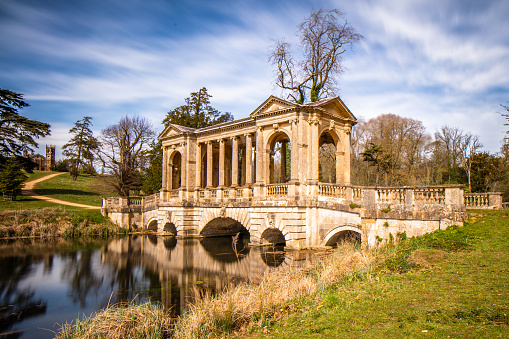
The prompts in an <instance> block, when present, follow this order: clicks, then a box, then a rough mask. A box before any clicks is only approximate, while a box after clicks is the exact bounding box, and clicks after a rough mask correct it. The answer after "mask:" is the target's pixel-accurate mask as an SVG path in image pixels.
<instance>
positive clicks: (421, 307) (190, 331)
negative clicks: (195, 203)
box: [61, 211, 509, 338]
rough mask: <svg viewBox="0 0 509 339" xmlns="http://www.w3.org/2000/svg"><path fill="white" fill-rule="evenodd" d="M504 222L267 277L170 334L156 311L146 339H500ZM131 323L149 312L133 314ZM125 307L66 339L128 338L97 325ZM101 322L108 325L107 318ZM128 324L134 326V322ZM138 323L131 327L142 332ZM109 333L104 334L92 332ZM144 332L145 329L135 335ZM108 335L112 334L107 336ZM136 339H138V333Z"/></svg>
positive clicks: (475, 218) (343, 253)
mask: <svg viewBox="0 0 509 339" xmlns="http://www.w3.org/2000/svg"><path fill="white" fill-rule="evenodd" d="M508 267H509V213H508V212H506V211H485V212H473V211H471V212H470V221H469V222H468V223H466V225H465V226H464V227H460V228H458V227H452V228H449V229H447V230H443V231H437V232H434V233H431V234H428V235H426V236H423V237H420V238H413V239H406V240H405V239H402V241H401V242H400V243H399V244H397V245H387V246H385V247H383V248H380V249H377V250H362V251H357V250H355V249H354V248H352V247H348V246H345V247H343V248H342V249H340V250H337V251H334V252H333V253H332V254H331V255H330V256H328V257H326V258H325V259H324V260H322V261H320V262H319V263H318V264H316V265H314V266H312V267H306V268H300V269H295V268H293V269H285V270H280V271H274V272H272V273H270V274H267V275H266V276H265V277H264V279H263V281H262V283H261V284H260V285H257V286H253V285H242V286H237V287H234V288H231V289H229V290H228V291H226V292H225V293H223V294H220V295H219V296H217V297H215V298H212V297H210V296H202V298H201V301H200V302H199V303H198V304H197V305H196V306H195V307H193V308H191V309H190V310H189V311H188V312H187V313H186V314H185V315H183V316H182V317H180V319H178V321H177V322H176V324H175V327H174V328H171V327H170V325H169V322H168V321H167V318H166V317H164V311H163V310H162V309H158V311H157V312H158V316H157V317H156V318H155V319H159V320H158V321H152V322H151V324H152V326H154V327H157V328H158V331H157V333H156V332H151V333H154V335H153V336H152V337H154V338H162V337H165V336H166V335H168V333H172V335H173V337H175V338H210V337H216V336H219V337H220V336H234V337H245V336H248V337H250V338H252V337H272V338H295V336H296V334H297V333H298V336H299V337H307V338H322V337H339V338H383V337H391V338H392V337H395V338H408V337H416V338H419V337H422V338H424V337H435V338H441V337H444V338H447V337H451V338H479V337H482V338H502V337H506V336H507V333H509V269H508ZM132 307H136V312H137V313H138V314H144V313H147V314H149V312H152V311H153V307H154V305H150V304H149V305H144V306H142V307H141V308H139V307H138V306H135V305H131V306H129V307H127V309H129V308H132ZM103 312H107V313H111V312H116V314H117V315H118V316H119V317H120V318H119V319H120V320H119V321H118V322H117V324H118V326H122V324H124V321H127V319H128V317H126V318H124V317H122V314H126V308H125V307H113V308H109V309H107V310H105V311H101V312H98V314H97V315H96V316H95V317H91V318H87V319H84V320H82V321H80V322H79V323H78V326H77V327H72V326H67V327H65V330H64V332H63V333H64V335H62V336H61V337H65V338H78V337H79V338H95V337H103V338H113V337H115V338H117V337H121V338H127V337H128V336H127V335H119V332H115V331H116V330H115V328H116V327H115V326H116V325H114V324H113V323H112V322H108V324H109V325H108V326H113V328H112V327H106V326H105V325H104V324H103V326H101V323H102V322H103V319H105V318H104V317H103V315H104V314H103ZM106 319H107V318H106ZM133 321H134V320H133ZM142 326H146V323H145V322H140V323H130V328H133V329H136V328H138V327H139V328H140V329H141V328H142ZM100 328H108V330H107V331H102V330H99V329H100ZM143 331H145V330H143ZM109 333H115V334H114V335H113V336H110V335H109ZM140 333H141V332H140Z"/></svg>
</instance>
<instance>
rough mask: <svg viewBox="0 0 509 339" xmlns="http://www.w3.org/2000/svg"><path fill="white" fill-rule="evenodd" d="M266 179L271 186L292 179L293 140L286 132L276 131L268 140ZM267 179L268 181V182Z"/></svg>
mask: <svg viewBox="0 0 509 339" xmlns="http://www.w3.org/2000/svg"><path fill="white" fill-rule="evenodd" d="M266 149H267V150H268V152H267V153H266V154H267V161H266V162H265V163H266V164H267V166H266V169H265V178H267V179H268V181H266V182H268V183H269V184H280V183H285V182H288V181H290V178H291V140H290V137H289V136H288V134H287V133H286V131H284V130H279V129H278V130H275V131H273V132H272V133H271V134H270V135H269V136H268V138H267V144H266ZM267 179H266V180H267Z"/></svg>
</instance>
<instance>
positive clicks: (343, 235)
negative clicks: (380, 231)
mask: <svg viewBox="0 0 509 339" xmlns="http://www.w3.org/2000/svg"><path fill="white" fill-rule="evenodd" d="M361 242H362V237H361V234H360V233H359V232H355V231H352V230H343V231H339V232H337V233H336V234H334V235H333V236H332V237H330V238H329V240H328V241H327V243H326V244H325V246H332V247H338V246H341V245H342V244H353V245H354V246H360V245H361Z"/></svg>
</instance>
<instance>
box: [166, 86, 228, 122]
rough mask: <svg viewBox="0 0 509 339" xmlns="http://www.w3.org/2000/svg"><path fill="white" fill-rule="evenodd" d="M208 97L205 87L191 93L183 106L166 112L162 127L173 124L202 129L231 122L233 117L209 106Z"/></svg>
mask: <svg viewBox="0 0 509 339" xmlns="http://www.w3.org/2000/svg"><path fill="white" fill-rule="evenodd" d="M210 98H212V95H210V94H209V93H208V92H207V89H206V88H205V87H203V88H201V89H200V90H199V91H198V92H192V93H191V95H190V96H189V97H188V98H186V99H184V100H185V102H186V103H185V104H184V105H182V106H179V107H177V108H175V109H173V110H171V111H169V112H168V114H167V115H166V117H165V118H164V119H163V124H164V126H165V127H166V126H168V125H169V124H175V125H180V126H186V127H192V128H203V127H208V126H212V125H216V124H220V123H223V122H227V121H232V120H233V116H232V115H231V114H230V113H228V112H225V113H221V112H219V111H218V110H217V109H215V108H213V107H212V106H211V105H210Z"/></svg>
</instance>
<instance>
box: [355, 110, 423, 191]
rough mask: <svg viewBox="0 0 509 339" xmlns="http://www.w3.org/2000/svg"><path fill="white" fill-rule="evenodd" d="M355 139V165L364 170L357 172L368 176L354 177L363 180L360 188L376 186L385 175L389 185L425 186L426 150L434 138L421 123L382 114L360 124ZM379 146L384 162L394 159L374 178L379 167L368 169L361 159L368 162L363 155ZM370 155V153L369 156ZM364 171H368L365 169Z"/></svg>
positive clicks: (385, 182) (380, 156)
mask: <svg viewBox="0 0 509 339" xmlns="http://www.w3.org/2000/svg"><path fill="white" fill-rule="evenodd" d="M358 125H359V126H356V127H355V132H354V133H353V135H352V142H353V143H354V147H353V148H352V149H353V151H354V152H357V153H353V154H352V158H353V161H352V163H354V164H356V165H357V166H361V168H354V170H355V171H361V172H363V173H364V175H358V174H354V175H353V177H354V178H357V179H361V180H363V181H362V182H359V184H363V185H372V184H373V183H375V182H376V178H377V177H378V175H379V174H381V173H383V174H384V175H385V177H384V179H385V180H384V184H385V185H414V184H425V183H426V182H425V178H426V176H425V175H424V173H423V172H424V171H423V164H424V160H425V154H424V150H425V146H426V144H427V143H429V141H430V139H431V138H430V136H429V135H428V134H427V133H426V129H425V128H424V125H423V124H422V122H421V121H418V120H415V119H410V118H404V117H400V116H398V115H395V114H382V115H380V116H378V117H376V118H373V119H370V120H369V121H367V122H363V123H360V124H358ZM374 146H379V147H380V149H379V150H377V152H376V155H377V157H378V158H380V159H390V161H388V162H387V163H386V164H385V167H384V168H383V171H382V172H381V173H380V171H379V170H378V171H377V172H376V173H375V174H376V175H371V173H370V172H372V171H374V170H376V169H377V168H378V167H377V166H373V167H371V168H366V165H367V164H366V163H365V164H362V163H360V161H359V160H360V159H367V158H366V156H365V155H364V154H363V153H365V152H366V151H368V150H371V149H373V148H374ZM368 153H369V152H368ZM362 167H364V168H362Z"/></svg>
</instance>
